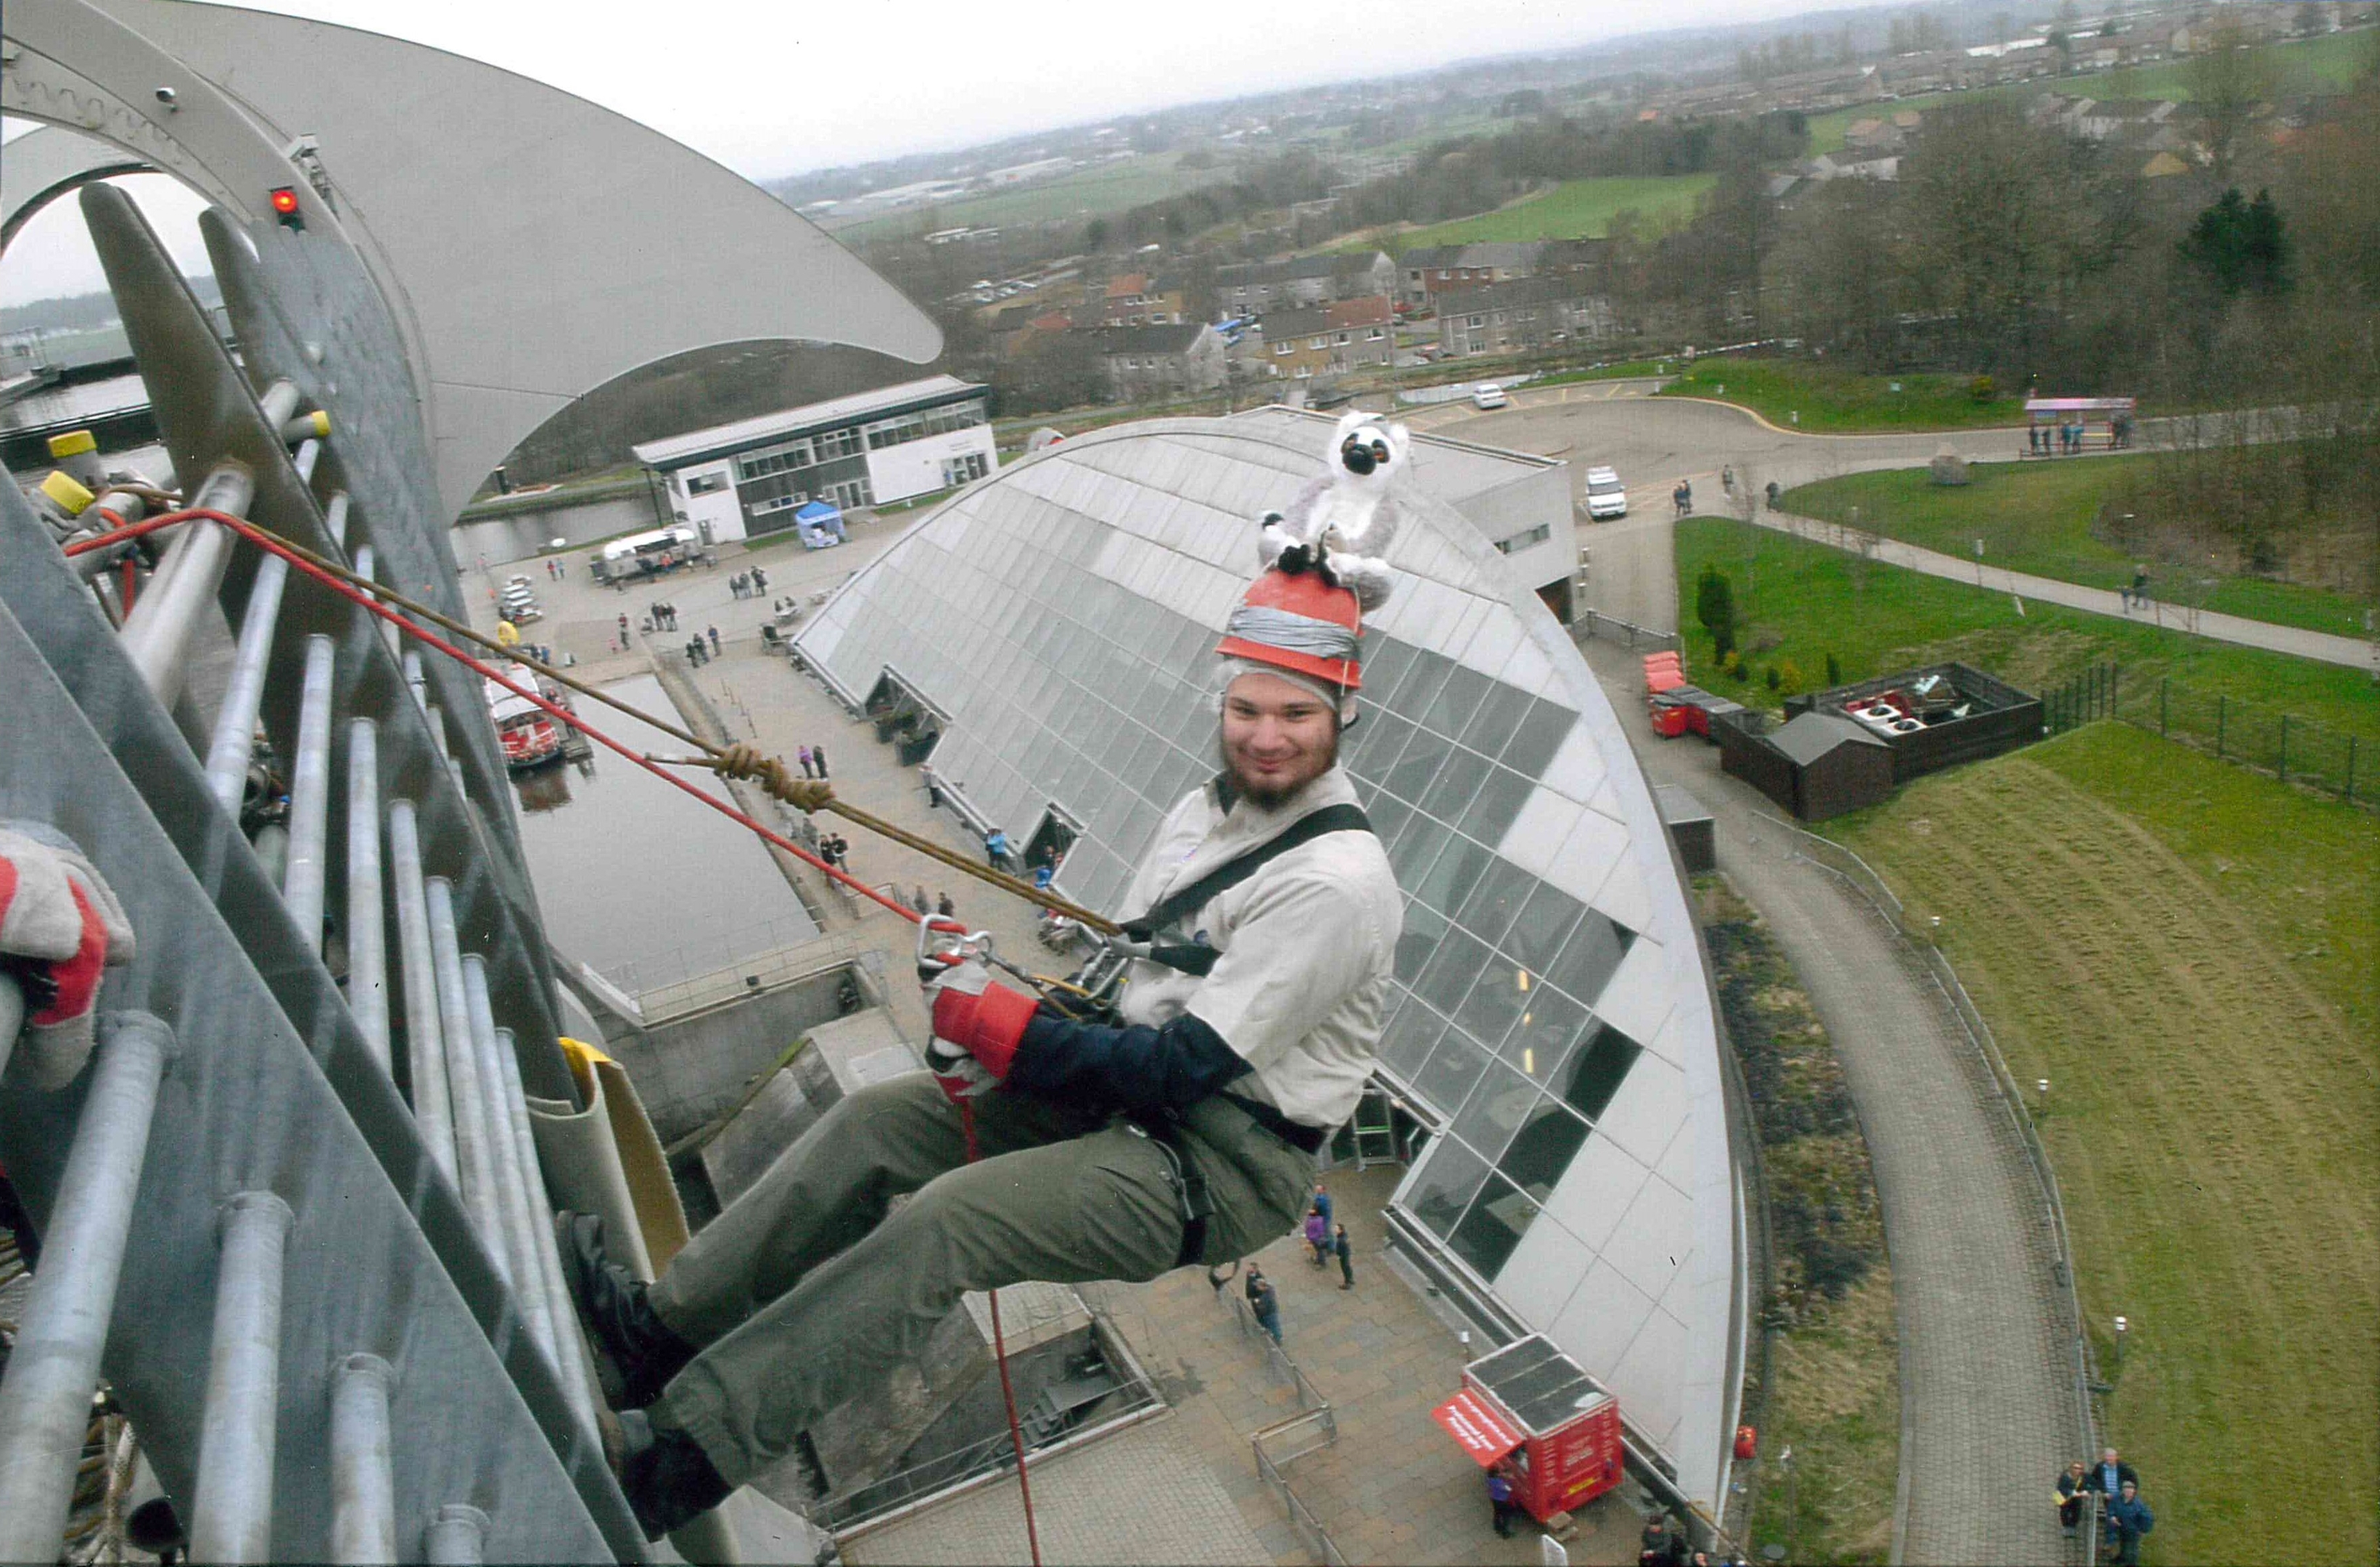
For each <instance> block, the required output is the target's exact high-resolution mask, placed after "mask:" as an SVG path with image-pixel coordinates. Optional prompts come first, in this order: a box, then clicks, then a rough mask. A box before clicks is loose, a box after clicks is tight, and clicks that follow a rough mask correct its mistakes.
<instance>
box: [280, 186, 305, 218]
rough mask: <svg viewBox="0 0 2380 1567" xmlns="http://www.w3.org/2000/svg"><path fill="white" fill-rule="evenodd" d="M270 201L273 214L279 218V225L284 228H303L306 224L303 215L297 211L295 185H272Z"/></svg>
mask: <svg viewBox="0 0 2380 1567" xmlns="http://www.w3.org/2000/svg"><path fill="white" fill-rule="evenodd" d="M272 201H273V215H274V216H276V217H278V218H279V219H280V220H281V225H282V226H283V227H284V228H304V227H305V226H306V219H305V217H304V216H303V214H301V213H299V212H298V211H297V187H296V186H294V185H278V186H275V187H273V195H272Z"/></svg>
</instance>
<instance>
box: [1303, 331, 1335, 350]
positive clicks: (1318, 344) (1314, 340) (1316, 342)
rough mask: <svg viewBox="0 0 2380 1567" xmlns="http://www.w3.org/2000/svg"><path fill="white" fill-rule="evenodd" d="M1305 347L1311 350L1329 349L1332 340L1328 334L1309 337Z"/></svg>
mask: <svg viewBox="0 0 2380 1567" xmlns="http://www.w3.org/2000/svg"><path fill="white" fill-rule="evenodd" d="M1305 346H1307V347H1309V348H1328V347H1329V346H1330V337H1329V335H1328V334H1325V335H1322V336H1317V337H1309V338H1307V339H1306V340H1305Z"/></svg>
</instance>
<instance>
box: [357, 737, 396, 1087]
mask: <svg viewBox="0 0 2380 1567" xmlns="http://www.w3.org/2000/svg"><path fill="white" fill-rule="evenodd" d="M346 933H347V1010H348V1011H349V1012H350V1013H352V1014H355V1019H356V1031H357V1032H358V1033H360V1034H361V1035H363V1037H364V1043H365V1044H366V1045H368V1046H369V1047H370V1049H371V1052H372V1057H373V1059H374V1060H376V1061H378V1062H379V1063H380V1069H381V1070H382V1071H383V1072H389V1073H391V1075H394V1073H393V1071H392V1068H391V1066H390V1058H389V1049H388V929H387V926H386V923H385V916H384V914H383V905H382V898H381V874H380V727H379V725H377V724H375V723H373V722H372V721H371V720H370V719H369V718H358V719H356V720H355V721H353V722H352V723H349V724H348V725H347V911H346Z"/></svg>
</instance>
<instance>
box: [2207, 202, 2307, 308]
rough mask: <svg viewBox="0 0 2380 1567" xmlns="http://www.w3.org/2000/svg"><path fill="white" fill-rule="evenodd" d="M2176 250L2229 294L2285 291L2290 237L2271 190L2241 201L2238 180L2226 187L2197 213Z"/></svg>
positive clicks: (2287, 284) (2216, 285)
mask: <svg viewBox="0 0 2380 1567" xmlns="http://www.w3.org/2000/svg"><path fill="white" fill-rule="evenodd" d="M2180 250H2181V255H2182V259H2183V260H2184V261H2188V262H2190V263H2191V265H2192V266H2193V267H2195V268H2196V269H2198V271H2199V273H2201V275H2203V276H2204V278H2205V279H2206V280H2207V281H2208V282H2209V283H2211V284H2212V285H2214V287H2215V290H2216V293H2218V294H2220V295H2221V296H2222V297H2223V298H2227V299H2228V298H2235V297H2237V296H2238V295H2240V294H2242V293H2249V294H2260V295H2265V296H2267V297H2269V296H2272V295H2276V294H2283V293H2286V292H2288V290H2289V233H2288V228H2287V225H2285V224H2284V223H2283V222H2282V219H2281V213H2280V209H2279V208H2278V207H2277V206H2276V205H2275V204H2274V202H2273V193H2272V192H2271V191H2269V190H2259V191H2257V192H2256V199H2255V200H2253V201H2243V200H2240V188H2239V187H2238V186H2236V185H2235V186H2233V187H2231V188H2229V189H2228V190H2226V191H2224V192H2223V194H2222V195H2221V196H2219V197H2217V198H2216V200H2215V202H2214V204H2213V205H2211V206H2209V207H2208V208H2207V209H2206V210H2205V211H2204V212H2203V213H2199V214H2198V221H2197V222H2195V223H2193V224H2192V225H2191V226H2190V232H2189V234H2187V235H2186V236H2184V237H2183V238H2182V240H2181V244H2180Z"/></svg>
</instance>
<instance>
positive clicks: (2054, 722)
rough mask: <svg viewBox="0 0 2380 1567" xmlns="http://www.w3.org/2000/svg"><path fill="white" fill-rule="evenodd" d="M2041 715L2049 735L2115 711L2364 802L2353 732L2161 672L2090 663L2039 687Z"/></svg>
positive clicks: (2289, 779)
mask: <svg viewBox="0 0 2380 1567" xmlns="http://www.w3.org/2000/svg"><path fill="white" fill-rule="evenodd" d="M2042 718H2043V723H2045V724H2046V725H2047V727H2048V729H2049V732H2050V733H2051V734H2053V735H2058V734H2062V733H2064V732H2065V731H2066V730H2069V729H2071V728H2073V727H2075V726H2076V725H2077V724H2082V723H2091V722H2092V721H2093V720H2095V719H2103V718H2113V719H2120V720H2122V721H2123V722H2124V723H2129V724H2131V725H2133V726H2134V727H2135V728H2140V729H2147V730H2152V731H2154V732H2155V734H2157V735H2161V736H2163V737H2164V738H2166V739H2168V740H2175V741H2179V742H2180V743H2181V744H2182V745H2185V746H2191V747H2195V748H2197V749H2199V750H2202V751H2207V752H2211V753H2213V754H2214V755H2215V756H2217V757H2220V758H2221V759H2224V760H2225V761H2230V762H2237V763H2238V764H2239V765H2240V766H2241V767H2245V768H2250V769H2253V770H2254V771H2258V772H2268V773H2271V774H2272V775H2273V776H2274V777H2276V778H2277V779H2279V780H2280V781H2281V782H2282V783H2284V784H2289V783H2298V784H2305V785H2306V786H2307V787H2309V788H2314V789H2320V790H2323V791H2324V792H2325V793H2327V794H2333V795H2337V796H2338V797H2339V798H2340V799H2342V800H2352V801H2357V802H2358V803H2361V804H2365V805H2369V804H2370V803H2372V799H2373V789H2372V782H2371V776H2370V775H2371V771H2372V757H2371V747H2368V746H2365V745H2364V744H2363V743H2362V740H2361V738H2360V737H2358V736H2356V735H2344V734H2341V733H2340V732H2338V730H2336V729H2333V728H2331V727H2329V726H2328V725H2327V724H2322V723H2314V722H2313V720H2311V719H2305V718H2300V717H2298V716H2297V715H2296V714H2294V713H2288V712H2275V711H2272V710H2270V709H2268V708H2262V707H2258V706H2257V705H2256V704H2254V703H2253V702H2246V701H2242V700H2240V698H2237V697H2233V696H2229V695H2227V694H2226V693H2224V692H2220V691H2213V692H2209V691H2202V690H2199V689H2198V688H2196V687H2195V686H2189V685H2186V684H2184V683H2183V682H2181V681H2179V680H2174V679H2171V678H2169V677H2168V676H2165V675H2158V676H2155V678H2153V679H2152V678H2145V677H2139V676H2136V677H2134V678H2133V679H2131V680H2129V681H2128V680H2125V679H2124V678H2123V677H2122V671H2121V669H2120V667H2119V666H2118V665H2116V664H2112V663H2109V664H2099V665H2095V666H2094V667H2093V668H2091V669H2088V670H2085V671H2084V672H2083V674H2080V675H2078V676H2076V677H2075V678H2074V679H2073V680H2071V681H2069V682H2068V683H2067V684H2066V685H2065V686H2060V687H2059V688H2058V689H2057V690H2055V691H2052V692H2049V693H2047V694H2046V695H2045V696H2044V697H2043V698H2042ZM2359 784H2360V785H2361V787H2362V794H2361V795H2360V796H2359V795H2358V794H2357V792H2356V791H2357V788H2358V785H2359Z"/></svg>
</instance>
